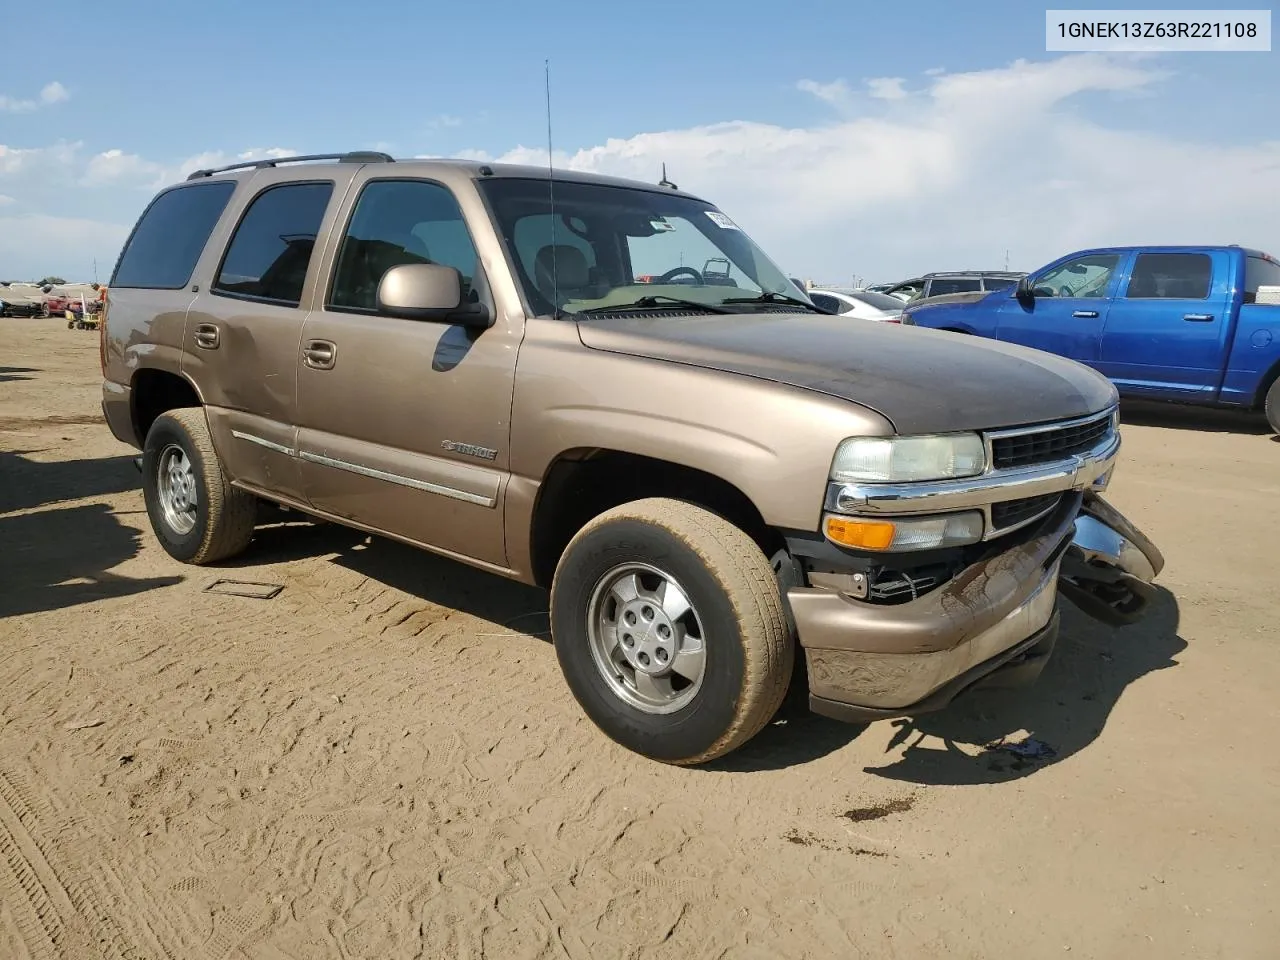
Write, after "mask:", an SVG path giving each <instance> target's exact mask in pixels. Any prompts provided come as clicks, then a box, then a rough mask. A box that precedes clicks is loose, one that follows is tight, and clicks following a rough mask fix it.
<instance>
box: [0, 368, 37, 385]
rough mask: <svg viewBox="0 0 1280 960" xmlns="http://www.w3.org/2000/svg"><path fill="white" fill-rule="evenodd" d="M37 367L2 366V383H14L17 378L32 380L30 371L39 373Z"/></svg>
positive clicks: (0, 374)
mask: <svg viewBox="0 0 1280 960" xmlns="http://www.w3.org/2000/svg"><path fill="white" fill-rule="evenodd" d="M39 372H40V371H39V370H37V369H36V368H35V367H0V383H13V382H14V381H17V380H31V379H32V378H31V377H28V376H27V374H28V373H39Z"/></svg>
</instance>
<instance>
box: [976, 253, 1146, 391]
mask: <svg viewBox="0 0 1280 960" xmlns="http://www.w3.org/2000/svg"><path fill="white" fill-rule="evenodd" d="M1120 265H1121V254H1119V253H1107V252H1103V253H1088V254H1082V255H1080V256H1076V257H1070V258H1068V259H1067V260H1064V261H1061V262H1059V263H1056V264H1051V265H1050V266H1049V267H1047V268H1046V269H1045V270H1043V271H1041V272H1040V273H1039V274H1037V275H1036V276H1035V277H1033V278H1032V280H1031V288H1032V291H1033V292H1034V293H1035V298H1034V300H1027V301H1022V300H1019V299H1018V298H1017V297H1016V296H1014V295H1013V293H1012V291H1010V293H1009V295H1008V296H1007V297H1004V298H1003V299H1002V300H1001V301H1000V309H999V319H998V323H997V326H996V339H997V340H1006V341H1008V342H1009V343H1020V344H1022V345H1023V346H1027V347H1035V348H1036V349H1037V350H1045V351H1047V352H1049V353H1056V354H1057V355H1058V356H1060V357H1069V358H1071V359H1072V360H1079V361H1080V362H1082V363H1087V364H1090V365H1094V366H1096V365H1097V362H1098V352H1099V344H1100V342H1101V339H1102V328H1103V324H1104V322H1105V321H1106V318H1107V312H1108V310H1109V308H1110V300H1109V298H1110V297H1111V296H1114V294H1115V290H1116V288H1117V286H1118V285H1119V280H1120V272H1121V271H1120V269H1119V268H1120ZM994 296H995V297H1002V296H1003V295H1002V294H1000V293H998V292H997V293H995V294H994Z"/></svg>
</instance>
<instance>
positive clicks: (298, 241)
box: [183, 168, 353, 501]
mask: <svg viewBox="0 0 1280 960" xmlns="http://www.w3.org/2000/svg"><path fill="white" fill-rule="evenodd" d="M352 174H353V171H351V170H347V169H345V168H343V169H337V170H330V169H326V170H325V171H324V173H323V175H318V176H316V177H315V178H314V179H307V180H299V179H298V172H297V170H296V169H295V170H274V169H271V170H263V171H260V172H259V173H257V174H256V175H255V176H254V178H253V180H252V182H251V187H252V189H250V190H247V191H245V195H244V200H243V202H242V203H241V207H240V209H239V210H238V211H235V212H234V213H233V215H232V217H231V218H230V219H231V222H232V223H234V227H230V228H228V230H229V233H230V236H229V238H228V237H226V236H223V237H222V238H221V242H218V243H211V244H210V245H209V250H208V251H206V254H205V257H204V258H202V263H201V267H200V272H199V273H198V274H197V281H202V282H197V284H196V286H197V288H198V289H197V291H196V292H197V293H198V295H197V297H196V299H195V301H194V302H193V303H192V304H191V308H190V310H189V311H188V313H187V322H186V344H185V347H184V351H183V371H184V372H185V373H186V374H187V375H188V376H189V377H190V378H191V380H192V382H194V383H195V385H196V388H197V390H199V392H200V395H201V397H202V398H203V400H204V403H205V409H206V411H207V414H208V417H209V426H210V429H211V430H212V431H213V435H214V442H215V443H216V444H217V446H218V452H219V454H220V455H221V456H222V458H223V459H224V461H225V463H226V465H227V469H228V472H229V473H230V475H231V476H232V477H233V478H234V479H235V480H237V481H239V482H240V483H243V484H246V485H248V486H250V487H252V488H255V489H257V490H260V491H263V492H266V493H272V494H278V495H280V496H281V497H284V498H287V499H291V500H295V501H301V500H302V499H303V491H302V485H301V481H300V477H299V472H298V463H297V460H296V458H295V456H294V451H295V449H296V446H297V444H296V429H297V428H296V413H297V410H296V402H297V356H298V342H299V340H300V339H301V337H302V323H303V320H304V319H305V317H306V314H307V310H306V305H307V303H308V301H309V290H310V288H311V287H312V286H313V285H314V284H315V282H316V262H317V261H318V259H319V258H318V257H313V256H312V253H313V249H314V247H315V243H316V238H317V236H321V235H324V231H326V230H327V229H328V224H329V222H330V221H331V220H332V218H333V217H334V216H335V215H336V212H337V206H338V201H340V200H341V198H342V195H343V193H344V191H345V188H346V186H347V185H348V184H349V183H350V181H351V177H352Z"/></svg>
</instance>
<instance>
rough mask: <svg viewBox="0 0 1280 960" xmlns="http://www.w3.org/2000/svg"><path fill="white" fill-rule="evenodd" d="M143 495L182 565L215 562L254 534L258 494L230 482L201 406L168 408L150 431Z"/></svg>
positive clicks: (161, 536) (154, 522)
mask: <svg viewBox="0 0 1280 960" xmlns="http://www.w3.org/2000/svg"><path fill="white" fill-rule="evenodd" d="M142 493H143V499H144V500H145V501H146V505H147V515H148V516H149V517H150V518H151V528H152V530H154V531H155V535H156V539H157V540H159V541H160V545H161V546H162V547H164V549H165V551H166V552H167V553H168V554H169V556H171V557H173V558H174V559H175V560H181V561H183V562H184V563H193V564H198V565H203V564H209V563H216V562H217V561H219V560H225V559H227V558H228V557H232V556H234V555H235V554H237V553H240V552H241V551H242V550H243V549H244V548H245V547H246V546H248V545H249V540H250V539H251V538H252V537H253V528H254V522H255V520H256V518H257V507H258V501H257V498H256V497H254V496H252V495H251V494H248V493H245V492H244V491H243V490H239V489H237V488H236V487H233V486H231V484H230V482H229V481H228V480H227V478H226V476H225V475H224V474H223V472H222V464H221V463H220V462H219V460H218V454H217V453H216V452H215V451H214V449H213V438H212V437H211V436H210V435H209V425H208V422H207V421H206V420H205V413H204V408H203V407H186V408H182V409H179V410H170V411H169V412H168V413H165V414H162V415H161V416H159V417H157V418H156V421H155V423H153V424H152V425H151V429H150V430H148V431H147V439H146V443H145V445H144V447H143V451H142Z"/></svg>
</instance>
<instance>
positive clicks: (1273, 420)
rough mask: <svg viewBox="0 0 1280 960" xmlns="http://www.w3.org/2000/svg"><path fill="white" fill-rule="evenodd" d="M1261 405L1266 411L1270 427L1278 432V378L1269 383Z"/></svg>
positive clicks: (1279, 416) (1279, 383)
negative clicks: (1265, 396)
mask: <svg viewBox="0 0 1280 960" xmlns="http://www.w3.org/2000/svg"><path fill="white" fill-rule="evenodd" d="M1262 406H1263V409H1264V410H1265V411H1266V414H1267V422H1268V423H1270V424H1271V429H1272V430H1274V431H1275V432H1276V433H1280V379H1277V380H1276V382H1275V383H1273V384H1272V385H1271V389H1270V390H1268V391H1267V399H1266V400H1265V401H1263V405H1262Z"/></svg>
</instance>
